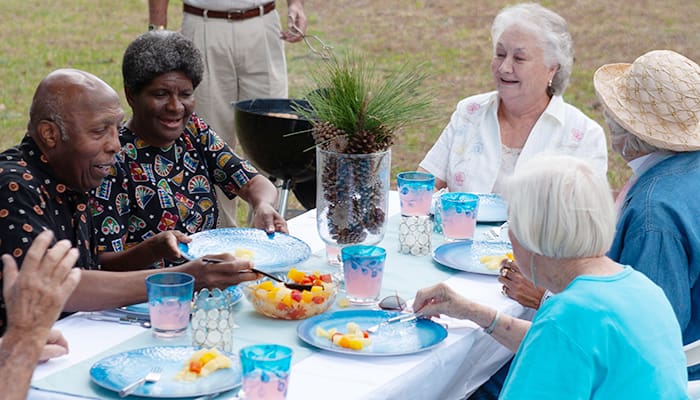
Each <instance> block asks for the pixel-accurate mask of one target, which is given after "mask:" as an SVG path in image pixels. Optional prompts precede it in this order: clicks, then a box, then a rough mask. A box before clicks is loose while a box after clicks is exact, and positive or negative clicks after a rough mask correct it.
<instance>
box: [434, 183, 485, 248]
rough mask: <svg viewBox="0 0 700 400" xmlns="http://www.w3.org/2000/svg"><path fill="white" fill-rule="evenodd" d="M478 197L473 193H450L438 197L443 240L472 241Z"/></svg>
mask: <svg viewBox="0 0 700 400" xmlns="http://www.w3.org/2000/svg"><path fill="white" fill-rule="evenodd" d="M478 209H479V196H477V195H475V194H473V193H462V192H451V193H445V194H443V195H442V196H440V217H441V220H442V233H443V234H444V235H445V239H447V240H449V241H453V240H466V239H474V230H475V229H476V213H477V211H478Z"/></svg>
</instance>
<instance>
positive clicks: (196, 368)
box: [175, 348, 231, 382]
mask: <svg viewBox="0 0 700 400" xmlns="http://www.w3.org/2000/svg"><path fill="white" fill-rule="evenodd" d="M223 368H231V359H230V358H228V357H226V356H225V355H223V354H221V352H219V350H217V349H215V348H211V349H202V350H199V351H196V352H195V353H194V354H192V356H191V357H190V358H189V360H187V362H185V366H184V367H183V368H182V369H181V370H180V371H179V372H178V373H177V374H176V375H175V379H176V380H179V381H186V382H191V381H194V380H196V379H197V378H202V377H205V376H207V375H209V374H211V373H212V372H214V371H216V370H217V369H223Z"/></svg>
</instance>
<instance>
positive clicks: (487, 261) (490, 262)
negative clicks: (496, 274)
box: [479, 253, 515, 271]
mask: <svg viewBox="0 0 700 400" xmlns="http://www.w3.org/2000/svg"><path fill="white" fill-rule="evenodd" d="M503 260H511V261H513V260H515V258H513V253H506V254H499V255H496V256H482V257H481V258H480V259H479V262H481V263H482V264H484V265H485V266H486V269H488V270H491V271H494V270H497V269H499V268H500V267H501V261H503Z"/></svg>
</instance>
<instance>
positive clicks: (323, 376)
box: [28, 192, 528, 400]
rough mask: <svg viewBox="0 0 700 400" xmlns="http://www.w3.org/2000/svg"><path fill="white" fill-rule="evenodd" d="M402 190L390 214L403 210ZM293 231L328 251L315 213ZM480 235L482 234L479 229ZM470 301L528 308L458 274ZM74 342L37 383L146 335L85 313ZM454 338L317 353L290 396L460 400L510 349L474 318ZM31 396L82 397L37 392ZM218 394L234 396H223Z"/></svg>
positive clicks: (296, 371) (517, 312)
mask: <svg viewBox="0 0 700 400" xmlns="http://www.w3.org/2000/svg"><path fill="white" fill-rule="evenodd" d="M398 204H399V202H398V198H397V194H396V192H392V194H391V197H390V205H391V206H390V212H389V214H390V215H391V214H396V213H398ZM289 229H290V233H291V234H292V235H294V236H296V237H299V238H301V239H303V240H304V241H305V242H307V243H308V244H309V246H310V247H311V249H312V251H318V250H321V249H323V248H324V243H323V241H322V240H321V239H320V237H319V236H318V234H317V230H316V217H315V212H314V211H309V212H307V213H305V214H302V215H300V216H298V217H296V218H293V219H292V220H290V221H289ZM477 234H480V233H477ZM446 282H447V283H448V284H449V285H451V286H452V287H454V288H455V289H457V290H458V291H459V292H460V293H464V294H465V295H467V296H468V297H470V298H473V299H477V300H478V301H480V302H482V303H485V304H489V305H491V306H493V307H496V308H498V309H499V310H500V311H501V312H504V313H507V314H510V315H514V316H523V315H526V314H528V311H527V310H525V309H523V308H522V307H521V306H520V305H518V304H517V303H515V302H514V301H512V300H509V299H507V298H505V297H504V296H503V295H501V293H500V284H499V283H498V281H497V280H496V279H495V277H493V276H485V275H478V274H471V273H466V272H465V273H458V274H456V275H454V276H452V277H451V278H449V279H448V280H447V281H446ZM56 327H57V328H58V329H60V330H61V331H62V332H63V334H64V336H66V338H67V339H68V342H69V344H70V354H69V355H67V356H64V357H61V358H58V359H54V360H51V361H49V362H48V363H45V364H42V365H39V366H38V367H37V370H36V371H35V374H34V380H35V381H36V380H40V379H42V378H44V377H47V376H49V375H51V374H53V373H56V372H60V371H62V370H64V369H66V368H69V367H71V366H73V365H75V364H77V363H80V362H82V361H84V360H86V359H89V358H90V357H94V356H95V355H97V354H100V353H101V352H103V351H104V350H105V349H108V348H111V347H113V346H115V345H116V344H119V343H122V342H124V341H125V340H128V339H130V338H133V337H135V336H136V335H138V334H140V333H143V328H141V327H138V326H130V325H120V324H114V323H108V322H98V321H91V320H87V319H86V318H83V317H81V316H80V314H78V315H75V316H71V317H69V318H66V319H63V320H61V321H58V322H57V323H56ZM448 331H449V335H448V337H447V339H445V341H444V343H442V344H441V345H439V346H437V347H435V348H434V349H431V350H429V351H425V352H421V353H417V354H412V355H405V356H392V357H371V358H368V357H353V356H345V355H342V354H335V353H330V352H324V351H318V352H314V353H313V354H312V355H310V356H308V357H306V358H304V359H303V360H301V361H299V362H298V363H296V364H294V366H293V370H292V376H291V381H290V385H289V392H288V396H287V398H288V399H289V400H297V399H299V400H309V399H310V400H313V399H327V398H332V399H336V400H339V399H348V400H357V399H409V398H421V399H459V398H462V397H464V395H465V394H467V393H471V392H473V391H474V390H475V389H476V388H477V387H479V385H481V384H482V383H483V382H485V381H486V380H487V379H488V377H489V376H491V375H492V374H493V373H494V372H496V371H497V370H498V369H499V368H500V367H501V366H502V365H503V363H505V362H506V361H507V359H508V358H509V357H510V356H511V353H510V352H509V351H508V350H506V349H505V348H504V347H502V346H501V345H500V344H498V343H497V342H496V341H495V340H493V339H492V338H491V337H490V336H488V335H486V334H485V333H483V331H482V330H481V329H478V328H477V327H476V325H475V324H473V323H471V322H468V321H457V320H448ZM28 398H29V399H68V398H76V397H75V396H68V395H65V394H59V393H53V392H46V391H41V390H37V389H32V390H31V391H30V394H29V397H28ZM218 398H221V399H224V398H234V396H233V395H224V396H220V397H218Z"/></svg>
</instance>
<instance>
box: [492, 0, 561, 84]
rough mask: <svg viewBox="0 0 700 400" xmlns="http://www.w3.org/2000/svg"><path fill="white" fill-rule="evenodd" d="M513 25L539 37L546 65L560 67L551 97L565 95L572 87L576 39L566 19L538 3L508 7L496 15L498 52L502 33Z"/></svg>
mask: <svg viewBox="0 0 700 400" xmlns="http://www.w3.org/2000/svg"><path fill="white" fill-rule="evenodd" d="M511 26H518V27H521V28H523V29H525V30H527V31H529V32H532V33H533V34H534V35H535V36H536V37H537V38H538V41H539V42H540V44H541V48H542V51H543V53H544V63H545V65H546V66H548V67H551V66H554V65H559V69H558V70H557V72H556V73H555V74H554V78H552V85H551V86H550V87H549V88H548V93H549V95H550V96H553V95H555V94H556V95H561V94H563V93H564V90H566V87H567V86H568V85H569V79H570V78H571V69H572V67H573V65H574V48H573V40H572V39H571V34H570V33H569V29H568V26H567V23H566V20H564V18H562V17H561V16H560V15H559V14H557V13H555V12H554V11H552V10H550V9H548V8H545V7H542V6H541V5H539V4H535V3H523V4H517V5H514V6H510V7H506V8H504V9H502V10H501V11H500V12H499V13H498V15H496V18H495V19H494V20H493V25H492V26H491V40H492V41H493V51H494V53H495V52H496V45H497V43H498V39H499V38H500V37H501V34H502V33H503V32H504V31H505V30H506V29H508V28H510V27H511Z"/></svg>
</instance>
